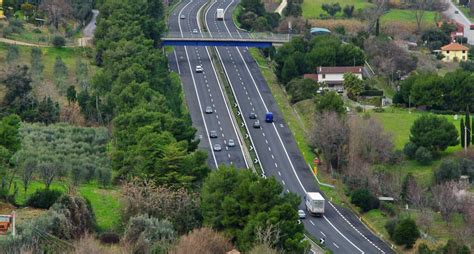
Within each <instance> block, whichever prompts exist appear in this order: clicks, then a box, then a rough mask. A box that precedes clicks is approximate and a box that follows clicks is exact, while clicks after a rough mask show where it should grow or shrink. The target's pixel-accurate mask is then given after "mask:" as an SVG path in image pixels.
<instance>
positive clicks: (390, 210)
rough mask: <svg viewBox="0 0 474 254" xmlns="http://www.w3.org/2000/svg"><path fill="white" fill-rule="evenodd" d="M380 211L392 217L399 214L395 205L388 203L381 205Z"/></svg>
mask: <svg viewBox="0 0 474 254" xmlns="http://www.w3.org/2000/svg"><path fill="white" fill-rule="evenodd" d="M380 210H382V211H384V212H386V213H387V214H388V215H390V216H392V217H393V216H395V215H396V214H397V207H396V206H395V205H394V204H392V203H388V202H382V203H381V204H380Z"/></svg>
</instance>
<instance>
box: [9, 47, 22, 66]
mask: <svg viewBox="0 0 474 254" xmlns="http://www.w3.org/2000/svg"><path fill="white" fill-rule="evenodd" d="M19 57H20V51H19V49H18V47H17V46H16V45H9V46H8V50H7V57H6V60H7V63H8V64H9V65H10V66H13V65H15V64H16V62H17V61H18V58H19Z"/></svg>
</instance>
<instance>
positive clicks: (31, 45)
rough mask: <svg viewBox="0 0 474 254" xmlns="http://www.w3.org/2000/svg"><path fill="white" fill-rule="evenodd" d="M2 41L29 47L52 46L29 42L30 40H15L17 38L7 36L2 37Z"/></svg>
mask: <svg viewBox="0 0 474 254" xmlns="http://www.w3.org/2000/svg"><path fill="white" fill-rule="evenodd" d="M0 42H3V43H6V44H15V45H21V46H29V47H42V48H49V47H51V46H50V45H43V44H35V43H29V42H24V41H15V40H10V39H7V38H0Z"/></svg>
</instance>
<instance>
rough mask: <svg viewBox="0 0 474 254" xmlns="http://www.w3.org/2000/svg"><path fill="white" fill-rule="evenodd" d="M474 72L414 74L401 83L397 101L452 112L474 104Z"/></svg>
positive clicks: (471, 106)
mask: <svg viewBox="0 0 474 254" xmlns="http://www.w3.org/2000/svg"><path fill="white" fill-rule="evenodd" d="M473 96H474V76H473V75H472V73H471V72H468V71H461V70H458V71H455V72H450V73H447V74H446V75H444V76H443V77H441V76H438V75H437V74H436V73H424V74H412V75H410V76H409V77H408V78H407V79H405V80H404V81H402V82H401V83H400V91H398V92H397V94H396V95H395V96H394V99H393V100H394V103H397V104H404V105H406V106H409V105H410V106H423V107H426V108H428V109H436V110H445V111H446V110H447V111H451V112H460V111H464V110H466V109H467V108H471V109H472V108H474V101H473V100H472V98H473Z"/></svg>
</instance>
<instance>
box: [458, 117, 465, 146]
mask: <svg viewBox="0 0 474 254" xmlns="http://www.w3.org/2000/svg"><path fill="white" fill-rule="evenodd" d="M464 128H466V124H464V119H463V118H461V122H460V126H459V131H460V132H461V142H460V143H461V147H462V148H464V147H465V146H466V138H465V131H464Z"/></svg>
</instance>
